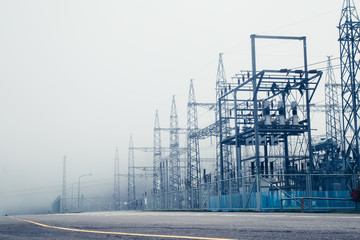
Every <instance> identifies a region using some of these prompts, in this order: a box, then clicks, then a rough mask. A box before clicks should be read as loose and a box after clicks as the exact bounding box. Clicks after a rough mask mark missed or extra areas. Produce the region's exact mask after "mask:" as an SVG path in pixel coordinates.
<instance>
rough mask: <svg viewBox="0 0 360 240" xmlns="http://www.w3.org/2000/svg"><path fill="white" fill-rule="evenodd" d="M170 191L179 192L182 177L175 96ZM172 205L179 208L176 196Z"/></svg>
mask: <svg viewBox="0 0 360 240" xmlns="http://www.w3.org/2000/svg"><path fill="white" fill-rule="evenodd" d="M169 161H170V176H169V178H170V191H171V192H176V193H177V192H178V191H179V189H180V184H181V176H180V152H179V123H178V115H177V111H176V103H175V96H173V98H172V104H171V113H170V156H169ZM171 202H172V204H174V206H178V205H179V204H178V203H179V198H178V196H174V198H173V199H172V201H171Z"/></svg>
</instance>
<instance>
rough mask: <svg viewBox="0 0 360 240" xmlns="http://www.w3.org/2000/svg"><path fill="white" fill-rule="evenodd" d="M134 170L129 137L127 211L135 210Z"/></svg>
mask: <svg viewBox="0 0 360 240" xmlns="http://www.w3.org/2000/svg"><path fill="white" fill-rule="evenodd" d="M135 200H136V197H135V168H134V148H133V139H132V136H131V135H130V140H129V155H128V209H135V208H136V206H135Z"/></svg>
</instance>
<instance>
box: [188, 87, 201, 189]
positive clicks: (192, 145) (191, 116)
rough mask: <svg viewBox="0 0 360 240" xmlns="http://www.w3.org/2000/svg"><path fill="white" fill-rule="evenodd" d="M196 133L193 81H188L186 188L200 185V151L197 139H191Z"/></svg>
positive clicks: (196, 120)
mask: <svg viewBox="0 0 360 240" xmlns="http://www.w3.org/2000/svg"><path fill="white" fill-rule="evenodd" d="M197 131H198V115H197V106H196V99H195V92H194V86H193V80H191V81H190V90H189V97H188V106H187V160H186V161H187V166H186V188H191V187H198V186H199V184H200V151H199V138H197V137H191V136H193V135H195V133H196V132H197Z"/></svg>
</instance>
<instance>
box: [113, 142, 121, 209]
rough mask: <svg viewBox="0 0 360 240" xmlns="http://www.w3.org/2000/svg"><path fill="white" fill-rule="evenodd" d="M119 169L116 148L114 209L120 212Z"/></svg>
mask: <svg viewBox="0 0 360 240" xmlns="http://www.w3.org/2000/svg"><path fill="white" fill-rule="evenodd" d="M119 174H120V168H119V152H118V149H117V148H116V151H115V159H114V209H115V210H120V205H121V199H120V175H119Z"/></svg>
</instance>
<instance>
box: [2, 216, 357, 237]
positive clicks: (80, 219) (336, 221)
mask: <svg viewBox="0 0 360 240" xmlns="http://www.w3.org/2000/svg"><path fill="white" fill-rule="evenodd" d="M14 217H15V218H11V217H0V239H9V240H11V239H16V240H17V239H59V240H61V239H144V240H150V239H190V238H186V237H190V236H192V237H196V238H193V239H206V238H212V239H302V240H303V239H360V214H315V213H314V214H310V213H305V214H304V213H303V214H301V213H241V212H240V213H235V212H227V213H217V212H141V211H122V212H98V213H79V214H52V215H26V216H14ZM23 220H29V221H33V222H25V221H23ZM37 224H44V225H37ZM62 228H64V229H62ZM87 231H93V232H87ZM114 233H115V234H114ZM132 234H138V235H132ZM154 235H156V236H154ZM169 235H170V236H169ZM171 236H173V237H171Z"/></svg>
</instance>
